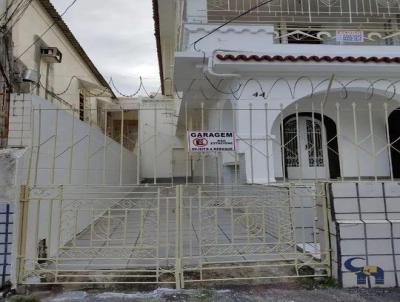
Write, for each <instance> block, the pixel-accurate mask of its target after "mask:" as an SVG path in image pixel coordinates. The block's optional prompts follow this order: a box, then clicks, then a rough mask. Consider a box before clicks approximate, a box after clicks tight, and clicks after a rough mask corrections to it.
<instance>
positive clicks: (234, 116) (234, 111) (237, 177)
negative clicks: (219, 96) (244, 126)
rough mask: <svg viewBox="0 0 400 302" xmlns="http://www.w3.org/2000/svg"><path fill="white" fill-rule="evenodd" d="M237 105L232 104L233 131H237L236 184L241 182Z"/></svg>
mask: <svg viewBox="0 0 400 302" xmlns="http://www.w3.org/2000/svg"><path fill="white" fill-rule="evenodd" d="M236 113H237V111H236V105H235V104H234V103H233V104H232V118H233V131H234V133H235V184H236V185H237V184H238V183H239V158H238V151H237V149H238V140H237V125H236V123H237V120H236Z"/></svg>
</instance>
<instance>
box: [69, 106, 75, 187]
mask: <svg viewBox="0 0 400 302" xmlns="http://www.w3.org/2000/svg"><path fill="white" fill-rule="evenodd" d="M71 128H72V129H71V146H70V150H71V152H70V155H69V173H68V177H69V179H68V183H69V184H72V166H73V160H74V143H75V142H74V141H75V137H74V132H75V111H74V109H72V126H71Z"/></svg>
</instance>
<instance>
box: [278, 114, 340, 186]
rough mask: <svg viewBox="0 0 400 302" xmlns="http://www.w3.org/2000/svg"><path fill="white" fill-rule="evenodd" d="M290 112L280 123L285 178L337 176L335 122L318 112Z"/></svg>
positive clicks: (338, 174)
mask: <svg viewBox="0 0 400 302" xmlns="http://www.w3.org/2000/svg"><path fill="white" fill-rule="evenodd" d="M298 117H299V118H298V120H297V118H296V115H295V114H293V115H290V116H288V117H286V118H285V119H284V123H283V131H282V132H283V141H284V145H283V150H282V154H283V156H284V160H283V164H284V169H285V172H286V174H285V175H286V177H287V178H288V179H324V178H331V179H335V178H339V177H340V163H339V148H338V141H337V130H336V124H335V122H334V121H333V120H332V119H330V118H329V117H326V116H324V125H322V118H321V115H320V114H316V113H315V114H314V115H313V114H312V113H300V114H298Z"/></svg>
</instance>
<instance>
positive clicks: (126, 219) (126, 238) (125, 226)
mask: <svg viewBox="0 0 400 302" xmlns="http://www.w3.org/2000/svg"><path fill="white" fill-rule="evenodd" d="M124 221H125V223H124V237H123V242H124V243H123V244H124V246H126V245H127V241H128V209H127V208H125V213H124ZM157 242H158V240H157ZM157 258H158V257H157Z"/></svg>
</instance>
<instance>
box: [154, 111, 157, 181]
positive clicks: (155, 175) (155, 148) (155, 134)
mask: <svg viewBox="0 0 400 302" xmlns="http://www.w3.org/2000/svg"><path fill="white" fill-rule="evenodd" d="M157 110H158V106H157V104H156V103H155V104H154V133H153V135H154V164H153V169H154V184H157V173H158V172H157V168H158V167H157V162H158V154H157V153H158V150H157V149H158V147H157V135H158V132H157Z"/></svg>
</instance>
